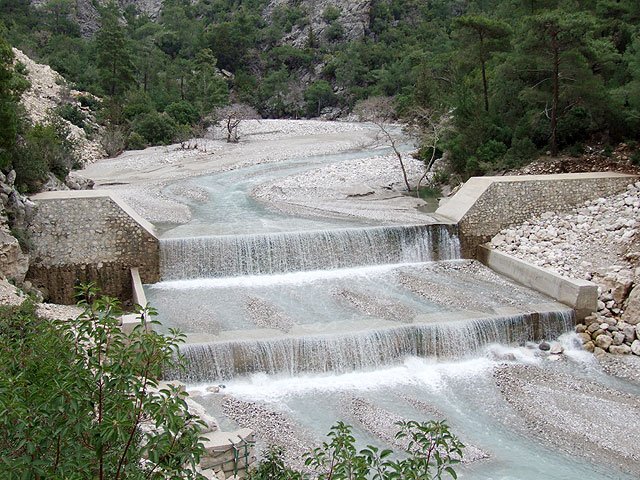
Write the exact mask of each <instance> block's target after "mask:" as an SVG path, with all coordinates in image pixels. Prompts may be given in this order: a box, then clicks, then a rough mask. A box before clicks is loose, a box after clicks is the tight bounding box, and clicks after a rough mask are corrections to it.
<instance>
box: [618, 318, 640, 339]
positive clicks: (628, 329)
mask: <svg viewBox="0 0 640 480" xmlns="http://www.w3.org/2000/svg"><path fill="white" fill-rule="evenodd" d="M636 327H637V325H636V326H635V327H634V326H633V325H629V324H628V323H625V322H620V323H619V324H618V328H619V329H620V331H621V332H622V333H623V334H624V342H625V343H628V344H631V342H633V341H634V340H635V339H636V336H637V335H636Z"/></svg>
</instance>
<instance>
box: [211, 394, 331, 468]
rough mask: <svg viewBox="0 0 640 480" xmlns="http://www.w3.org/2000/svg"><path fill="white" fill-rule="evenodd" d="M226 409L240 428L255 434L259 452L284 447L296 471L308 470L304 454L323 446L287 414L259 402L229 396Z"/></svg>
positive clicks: (291, 465)
mask: <svg viewBox="0 0 640 480" xmlns="http://www.w3.org/2000/svg"><path fill="white" fill-rule="evenodd" d="M222 410H223V413H224V414H225V415H226V416H227V417H229V418H231V419H233V420H234V421H235V422H236V423H237V424H238V425H240V426H241V427H243V428H250V429H252V430H253V431H254V432H255V434H256V437H257V438H258V440H259V442H260V443H261V444H259V445H258V450H260V448H264V447H266V446H268V445H277V446H280V447H282V448H283V450H284V457H285V459H286V462H287V464H288V465H289V466H290V467H292V468H294V469H298V470H304V469H305V465H304V458H303V455H304V453H306V452H309V451H311V450H312V449H313V448H314V447H315V446H317V445H318V444H319V443H320V442H319V441H317V439H315V438H313V436H312V435H311V434H310V433H308V432H306V431H304V430H302V428H300V426H299V425H298V424H297V423H296V422H295V421H293V420H292V419H290V418H288V417H287V416H286V415H285V414H283V413H281V412H277V411H275V410H271V409H269V408H267V407H265V406H263V405H260V404H258V403H255V402H245V401H242V400H239V399H237V398H233V397H226V398H225V399H224V401H223V403H222Z"/></svg>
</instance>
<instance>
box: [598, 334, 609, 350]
mask: <svg viewBox="0 0 640 480" xmlns="http://www.w3.org/2000/svg"><path fill="white" fill-rule="evenodd" d="M612 343H613V339H612V338H611V337H610V336H608V335H605V334H601V335H598V337H597V338H596V341H595V344H596V346H597V347H600V348H601V349H603V350H607V349H608V348H609V347H610V346H611V344H612Z"/></svg>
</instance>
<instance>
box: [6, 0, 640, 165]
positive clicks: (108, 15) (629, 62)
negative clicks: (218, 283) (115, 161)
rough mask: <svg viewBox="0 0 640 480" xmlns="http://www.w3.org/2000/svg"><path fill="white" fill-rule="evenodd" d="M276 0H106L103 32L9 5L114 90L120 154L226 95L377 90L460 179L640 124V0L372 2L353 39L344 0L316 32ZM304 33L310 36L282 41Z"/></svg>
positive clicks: (54, 53) (69, 11) (15, 34)
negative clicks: (152, 1)
mask: <svg viewBox="0 0 640 480" xmlns="http://www.w3.org/2000/svg"><path fill="white" fill-rule="evenodd" d="M268 3H269V2H268V1H267V0H248V1H243V2H236V1H228V0H198V1H195V2H193V1H191V0H165V1H164V3H163V8H162V10H161V12H160V15H159V17H158V18H157V19H151V18H149V17H146V16H144V15H141V14H139V13H138V12H137V11H136V10H135V7H134V6H133V5H130V6H129V7H127V8H125V9H124V11H120V10H118V8H117V7H116V6H115V5H114V4H110V5H107V6H104V7H101V8H100V15H101V19H100V20H101V28H100V30H99V31H98V32H97V34H96V35H95V36H93V37H92V38H84V37H82V36H81V34H80V28H79V26H78V24H77V23H76V22H75V20H74V18H75V12H74V8H75V3H74V2H72V1H71V0H50V1H48V2H45V3H44V5H43V6H42V7H38V8H35V7H33V6H32V5H31V2H29V1H28V0H20V1H15V0H12V1H7V0H4V1H0V15H1V18H2V19H3V21H4V22H5V23H6V24H7V25H6V26H7V38H8V40H9V41H10V42H11V43H12V44H13V45H15V46H17V47H19V48H21V49H23V50H25V51H26V52H27V53H28V54H30V55H33V56H35V57H36V58H37V59H38V60H39V61H41V62H44V63H48V64H50V65H51V66H52V67H53V68H54V69H56V70H58V71H59V72H61V73H62V74H63V75H64V76H65V77H66V78H67V79H68V80H69V81H71V82H73V83H74V84H75V86H77V87H78V88H79V89H84V90H87V91H90V92H92V93H95V94H98V95H100V96H102V97H104V98H105V100H104V103H103V105H102V107H101V118H102V120H103V122H105V123H106V124H108V125H109V128H110V131H109V132H108V135H109V138H110V139H113V141H114V142H115V145H116V148H114V149H113V150H115V151H117V150H118V149H119V148H126V147H129V148H140V147H143V146H145V145H149V144H158V143H168V142H172V141H176V140H181V139H183V138H184V137H185V136H188V135H190V134H192V133H193V132H194V130H195V131H196V132H197V131H202V128H203V127H206V121H205V119H210V118H211V113H212V112H214V111H215V110H216V108H218V107H220V106H223V105H226V104H228V103H236V102H237V103H242V104H246V105H249V106H251V107H253V108H254V109H255V110H257V111H258V112H259V113H260V114H261V115H262V116H264V117H275V118H278V117H300V116H317V115H318V114H320V113H322V112H323V111H325V109H327V108H331V109H334V110H335V111H336V112H342V113H347V112H350V111H351V110H352V109H353V108H354V106H355V105H356V104H357V103H358V102H360V101H362V100H365V99H368V98H371V97H391V98H393V100H394V102H395V107H396V108H395V110H396V112H397V114H398V115H400V116H402V117H403V118H404V119H406V120H410V121H411V122H412V124H416V123H418V124H420V121H421V120H420V119H425V118H426V119H429V122H426V123H424V124H423V127H424V128H423V129H422V130H421V134H422V135H423V136H424V137H425V138H424V142H425V144H426V145H429V146H431V147H433V138H434V137H433V135H430V132H432V131H433V127H434V126H436V127H438V128H437V130H438V132H437V133H438V134H437V138H438V141H437V142H436V143H437V145H436V148H437V150H438V151H442V150H446V151H448V152H449V153H450V159H451V165H452V168H453V170H454V171H455V172H456V173H459V174H462V175H463V176H465V175H473V174H481V173H483V172H486V171H491V170H496V169H500V168H509V167H514V166H518V165H520V164H522V163H525V162H527V161H528V160H530V159H531V158H532V157H534V156H536V155H537V154H538V153H540V152H545V151H549V152H550V153H551V154H557V153H558V152H560V151H569V152H576V153H579V152H580V151H581V148H582V146H583V144H584V143H586V142H592V141H597V142H600V143H602V144H604V145H608V144H615V143H617V142H620V141H625V140H626V141H637V140H638V136H639V135H640V134H639V132H640V101H639V100H638V99H640V36H639V30H640V27H639V25H640V3H638V2H637V1H635V0H508V1H503V0H430V1H428V2H422V1H417V0H373V1H372V4H371V5H372V6H371V11H370V14H369V22H368V25H369V27H368V30H367V31H366V32H365V35H364V37H362V38H358V39H354V40H346V39H347V38H349V37H348V36H347V35H345V29H346V28H348V25H346V26H345V25H344V24H343V14H342V12H341V11H340V10H339V9H337V8H328V9H327V10H326V11H325V12H323V15H322V17H323V21H324V22H325V23H326V25H328V27H327V28H326V29H325V30H324V31H322V32H314V30H313V29H312V28H308V26H309V25H312V24H313V22H312V20H313V19H310V17H309V12H308V11H307V10H306V9H305V4H304V3H303V2H288V3H284V4H282V5H280V6H278V7H276V8H275V10H274V11H273V12H272V13H271V14H270V15H269V16H266V15H265V14H264V12H265V8H266V6H267V5H268ZM301 31H306V32H308V33H307V37H306V38H305V39H304V42H302V44H300V42H297V43H296V45H298V46H295V47H294V46H292V45H291V44H289V43H287V42H285V41H284V40H283V39H284V38H285V37H287V35H292V34H293V33H295V32H301ZM425 112H426V113H425ZM438 118H447V124H446V128H444V129H443V128H441V124H440V123H439V122H438V121H437V119H438ZM434 119H435V120H434ZM5 135H9V137H12V136H13V135H12V132H8V133H3V137H4V139H3V142H5V143H6V142H7V141H9V143H10V142H11V140H10V139H9V140H7V139H8V138H9V137H5ZM434 151H435V149H434V148H425V149H423V150H422V153H423V154H424V158H425V161H429V160H430V159H431V157H432V153H433V152H434ZM5 163H6V162H5Z"/></svg>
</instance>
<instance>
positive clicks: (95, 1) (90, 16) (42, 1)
mask: <svg viewBox="0 0 640 480" xmlns="http://www.w3.org/2000/svg"><path fill="white" fill-rule="evenodd" d="M115 2H116V4H117V5H118V6H119V7H120V8H121V9H123V10H124V9H125V8H127V7H131V6H133V7H134V8H135V9H136V10H137V11H138V13H141V14H143V15H148V16H149V17H151V18H156V17H157V16H158V15H159V14H160V9H161V8H162V0H115ZM31 3H32V4H33V5H35V6H36V7H43V6H44V5H46V4H47V3H48V0H31ZM108 3H109V0H76V1H75V2H74V6H75V8H74V10H73V13H72V16H73V18H74V20H76V21H77V22H78V25H79V26H80V33H81V35H82V36H83V37H91V36H93V35H94V34H95V33H96V32H97V31H98V30H99V29H100V13H99V12H98V8H97V5H107V4H108Z"/></svg>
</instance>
